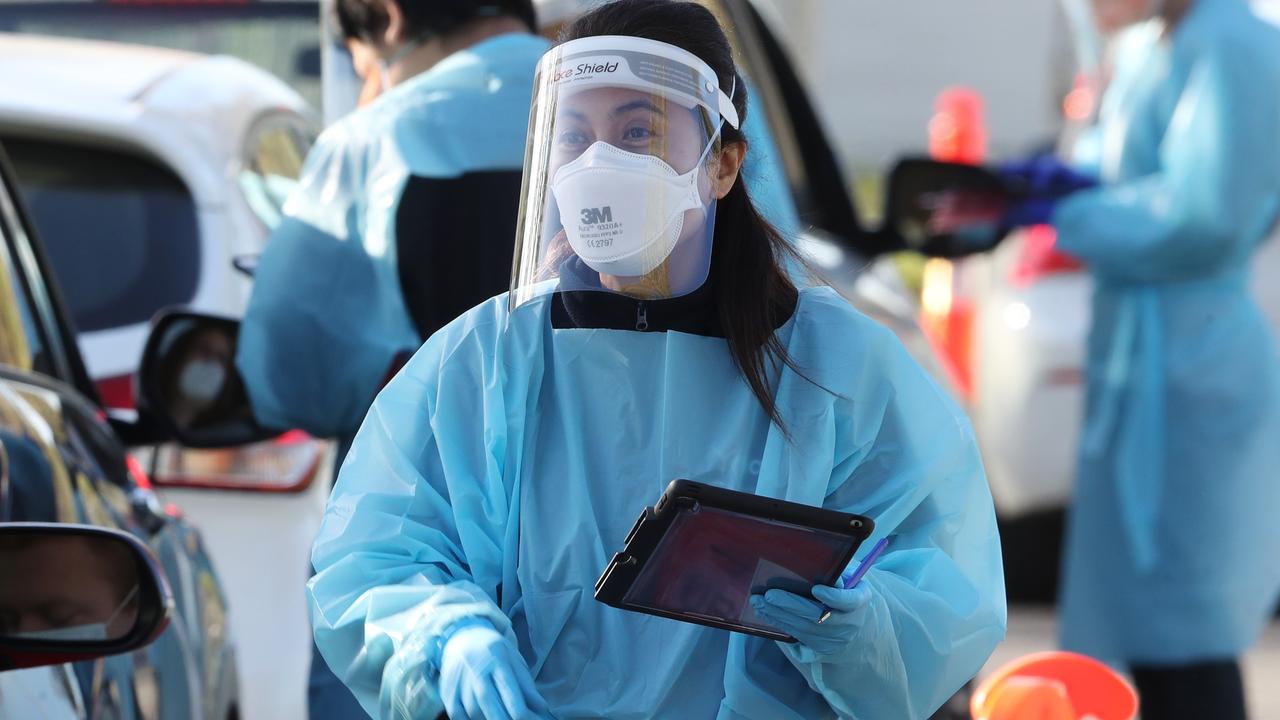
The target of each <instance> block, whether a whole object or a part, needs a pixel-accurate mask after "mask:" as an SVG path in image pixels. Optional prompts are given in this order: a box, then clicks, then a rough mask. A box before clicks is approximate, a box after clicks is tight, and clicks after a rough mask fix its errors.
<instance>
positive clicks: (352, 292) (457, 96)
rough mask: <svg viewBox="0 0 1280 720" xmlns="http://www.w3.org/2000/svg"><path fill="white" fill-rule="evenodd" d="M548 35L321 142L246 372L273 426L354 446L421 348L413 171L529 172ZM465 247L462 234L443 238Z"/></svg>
mask: <svg viewBox="0 0 1280 720" xmlns="http://www.w3.org/2000/svg"><path fill="white" fill-rule="evenodd" d="M548 47H549V45H548V43H547V42H546V41H545V40H543V39H542V38H539V37H536V36H533V35H529V34H521V33H513V34H508V35H501V36H498V37H495V38H491V39H489V40H486V41H483V42H481V43H478V44H476V45H474V46H472V47H470V48H468V49H466V50H464V51H461V52H458V53H455V54H454V55H451V56H449V57H448V58H446V59H444V60H442V61H441V62H440V63H439V64H437V65H436V66H435V67H433V68H431V69H430V70H428V71H427V72H425V73H422V74H420V75H417V76H415V77H413V78H411V79H409V80H407V81H405V82H403V83H401V84H398V85H396V86H395V87H393V88H392V89H390V90H389V91H387V92H386V93H385V94H384V95H382V96H380V97H379V98H378V99H377V100H375V101H374V102H373V103H371V104H370V105H369V106H368V107H365V108H362V109H360V110H357V111H356V112H354V113H352V114H351V115H349V116H347V117H346V118H344V119H343V120H341V121H339V122H337V123H335V124H334V125H333V126H332V127H330V128H329V129H328V130H326V131H325V132H324V134H323V135H321V136H320V139H319V140H318V141H317V143H316V145H315V147H314V148H312V150H311V153H310V154H309V155H308V156H307V162H306V165H305V167H304V168H303V171H302V177H301V179H300V182H299V187H298V188H297V189H296V190H295V191H294V193H293V195H292V196H291V197H290V199H289V201H288V203H287V204H286V206H285V217H284V220H283V221H282V223H281V225H280V226H279V227H278V228H277V229H276V230H275V232H274V233H273V234H272V235H271V239H270V241H269V242H268V243H267V247H266V250H265V252H263V254H262V258H261V261H260V263H259V265H258V268H257V271H256V274H255V280H254V291H253V296H252V298H251V299H250V302H249V308H248V311H247V313H246V315H245V319H244V323H243V325H242V326H241V329H240V341H239V352H238V355H237V364H238V367H239V370H240V374H241V375H242V376H243V378H244V380H245V385H246V386H247V388H248V391H249V396H250V399H251V400H252V403H253V409H254V414H255V416H256V417H257V418H258V420H259V422H261V423H263V424H265V425H267V426H270V427H282V428H301V429H303V430H306V431H307V432H310V433H311V434H313V435H317V436H320V437H337V438H342V439H346V440H349V439H350V437H351V436H352V435H354V434H355V431H356V429H357V428H358V427H359V426H360V421H361V420H363V419H364V415H365V412H366V411H367V410H368V408H369V405H370V403H372V402H373V398H374V395H375V394H376V393H377V391H378V388H379V387H380V386H381V384H382V382H383V381H384V380H385V379H386V378H387V375H388V373H389V370H390V369H391V365H392V361H393V360H394V359H395V357H396V356H397V354H399V353H401V352H408V351H412V350H414V349H416V348H417V347H418V345H419V344H420V342H421V341H420V339H419V336H418V331H417V329H416V328H415V327H414V324H413V321H412V319H411V318H410V315H409V311H408V309H407V308H406V307H405V301H404V297H403V294H402V293H401V287H400V279H399V275H398V274H397V264H396V238H395V218H396V211H397V209H398V205H399V202H400V199H401V195H402V190H403V188H404V187H405V184H406V183H407V182H408V180H409V177H410V176H411V175H416V176H418V177H425V178H449V177H456V176H459V175H462V174H464V173H468V172H473V171H483V170H504V169H505V170H519V169H520V168H521V166H522V165H523V162H524V147H525V132H526V128H527V124H528V123H527V118H528V116H529V100H530V96H531V95H532V93H533V69H534V67H535V66H536V65H537V62H538V58H540V57H541V55H542V54H543V53H544V52H546V50H547V48H548ZM433 241H438V242H458V241H459V239H458V238H438V239H434V240H433Z"/></svg>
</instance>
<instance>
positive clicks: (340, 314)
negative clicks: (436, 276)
mask: <svg viewBox="0 0 1280 720" xmlns="http://www.w3.org/2000/svg"><path fill="white" fill-rule="evenodd" d="M339 130H342V128H341V127H335V128H334V129H333V131H331V132H326V133H325V135H323V136H322V137H321V139H320V141H318V142H317V144H316V146H315V147H314V148H313V149H312V151H311V154H310V155H309V156H308V157H307V163H306V166H305V167H304V168H303V173H302V179H301V181H300V182H299V186H298V187H297V188H296V189H295V191H294V193H293V195H291V196H290V198H289V201H288V203H286V206H285V217H284V218H283V219H282V221H281V223H280V225H279V226H277V228H276V229H275V230H274V231H273V232H272V234H271V238H270V239H269V240H268V242H267V245H266V248H265V249H264V251H263V253H262V257H261V259H260V261H259V263H258V267H257V270H256V271H255V277H254V287H253V293H252V295H251V297H250V299H249V306H248V309H247V310H246V313H245V318H244V321H243V323H242V324H241V329H240V335H239V342H238V348H237V354H236V365H237V369H238V370H239V372H240V375H241V377H242V378H243V379H244V383H245V387H246V389H247V391H248V394H249V399H250V402H251V404H252V407H253V410H254V415H255V417H256V418H257V420H258V422H259V423H261V424H263V425H265V426H267V427H277V428H300V429H302V430H305V431H307V432H309V433H311V434H312V435H315V436H318V437H347V438H349V437H350V436H351V435H352V434H353V433H354V432H355V431H356V429H357V428H358V427H359V426H360V421H361V420H362V419H363V418H364V414H365V411H366V410H367V409H368V407H369V403H370V402H371V401H372V400H373V397H374V395H375V394H376V393H377V391H378V388H379V386H380V385H381V383H382V382H383V381H384V380H385V379H386V376H387V373H388V370H389V369H390V367H391V365H392V362H393V361H394V360H395V358H396V356H397V355H398V354H399V353H401V352H404V351H405V350H407V349H412V346H409V347H406V346H405V343H404V337H405V336H404V332H403V331H402V330H401V328H400V325H401V324H403V323H404V322H405V321H404V320H403V319H402V318H400V317H399V316H398V315H397V312H398V313H399V315H403V314H404V310H403V309H402V307H401V306H402V301H400V300H399V298H398V297H391V296H389V294H390V293H399V292H400V288H399V285H398V284H397V283H394V282H391V283H388V282H387V281H386V278H385V277H384V276H385V271H382V270H381V269H380V268H379V267H378V266H377V263H378V262H379V260H378V258H376V257H375V253H372V252H370V251H369V249H367V248H366V244H365V242H364V241H363V240H364V230H365V228H364V227H363V220H362V218H363V215H364V213H363V210H362V206H363V201H362V199H361V198H362V197H363V195H364V193H365V188H364V187H363V186H364V179H363V178H364V176H365V173H364V171H363V164H364V163H365V162H366V161H367V159H366V158H365V157H364V153H363V151H362V149H361V146H360V144H359V143H354V142H352V141H351V138H350V133H346V134H342V133H338V132H334V131H339Z"/></svg>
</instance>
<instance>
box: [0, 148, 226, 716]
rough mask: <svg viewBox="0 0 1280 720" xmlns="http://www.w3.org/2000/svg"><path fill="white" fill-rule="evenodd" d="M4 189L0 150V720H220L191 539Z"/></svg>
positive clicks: (203, 563)
mask: <svg viewBox="0 0 1280 720" xmlns="http://www.w3.org/2000/svg"><path fill="white" fill-rule="evenodd" d="M14 187H15V185H14V182H13V175H12V173H11V171H10V168H9V165H8V162H7V160H6V159H5V158H4V153H3V148H0V239H2V240H3V242H2V243H0V450H2V452H0V716H2V717H5V718H10V717H13V718H27V717H53V718H63V717H67V718H77V717H85V718H121V719H129V720H132V719H137V720H151V719H154V718H164V719H167V718H197V717H198V718H213V719H217V720H222V719H223V718H235V717H237V716H238V715H237V709H236V696H237V681H236V674H235V663H234V662H233V660H234V654H233V649H232V646H231V643H230V642H229V639H228V636H227V632H226V628H227V608H226V602H225V596H224V593H223V590H222V587H221V586H220V585H219V582H218V579H217V575H216V574H215V573H214V570H213V567H212V565H211V564H210V562H209V557H208V555H207V554H206V552H205V549H204V544H203V542H202V540H201V537H200V534H199V533H198V532H197V531H196V530H195V529H194V528H193V527H192V526H191V525H189V524H188V523H186V522H185V521H184V520H183V518H182V516H181V513H180V512H179V511H178V510H177V509H176V508H172V507H169V508H164V507H161V504H160V502H159V501H158V500H157V499H156V496H155V495H154V494H153V492H152V491H151V487H150V483H149V482H148V480H147V477H146V475H145V474H144V473H143V472H142V469H141V468H140V467H139V466H138V465H137V464H136V463H134V462H133V461H131V460H130V459H129V456H128V455H127V454H126V452H125V446H126V444H125V440H124V437H123V435H124V434H125V433H128V432H131V427H130V426H129V425H128V424H125V423H119V422H115V421H112V420H109V419H108V417H107V415H106V413H105V412H104V410H103V409H102V406H101V404H100V402H99V399H98V397H97V395H96V391H95V389H94V386H93V384H92V383H91V382H90V381H89V377H88V374H87V373H86V372H85V368H84V363H83V362H82V360H81V357H80V355H79V351H78V349H77V346H76V343H75V331H74V329H73V328H72V327H71V326H70V324H69V321H68V319H67V318H68V315H67V314H66V312H65V307H64V305H63V303H62V301H61V299H60V296H59V293H58V290H57V288H56V287H54V286H53V284H52V282H51V277H52V276H51V274H50V273H49V270H48V265H47V263H46V262H45V259H44V255H43V252H42V250H41V247H40V244H39V242H38V241H37V239H36V237H35V236H34V235H33V233H32V229H31V225H30V223H29V222H28V220H27V217H26V215H25V214H24V212H23V209H22V207H21V203H20V201H19V199H18V197H17V196H16V194H15V191H14ZM46 571H47V572H46ZM95 594H97V595H100V596H101V597H100V598H99V599H101V600H102V602H100V603H98V604H97V605H96V606H95V607H97V608H98V609H97V610H94V609H92V607H89V606H92V605H93V603H92V602H91V601H92V600H93V599H94V598H95V597H96V596H97V595H95Z"/></svg>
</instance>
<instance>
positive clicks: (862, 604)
mask: <svg viewBox="0 0 1280 720" xmlns="http://www.w3.org/2000/svg"><path fill="white" fill-rule="evenodd" d="M813 596H814V597H815V598H817V599H818V601H819V602H814V601H813V600H810V599H809V598H806V597H801V596H800V595H796V594H795V593H791V592H787V591H786V590H770V591H768V592H766V593H765V594H764V595H752V596H751V607H752V608H753V609H754V610H755V611H756V614H757V615H759V616H760V617H761V618H763V619H764V620H766V621H767V622H769V624H771V625H773V626H774V627H777V628H778V629H779V630H781V631H783V632H785V633H787V634H788V635H790V636H791V637H793V638H795V639H796V640H799V641H800V643H801V644H803V645H805V646H806V647H808V648H809V649H810V650H812V651H813V652H814V653H815V654H817V655H818V656H819V657H820V658H821V659H824V660H829V659H834V658H837V657H839V656H840V655H842V654H844V653H845V652H846V651H848V650H849V649H851V648H853V647H854V639H855V638H856V637H857V635H858V631H859V630H860V629H861V628H862V626H863V624H864V622H865V619H866V614H867V610H868V608H869V607H870V605H871V589H870V588H868V587H867V586H865V585H858V586H857V587H853V588H850V589H848V590H845V589H842V588H834V587H828V586H826V585H814V586H813ZM819 603H822V604H825V605H826V606H827V607H828V608H831V617H829V618H827V620H826V622H823V623H819V622H818V618H820V617H822V613H823V610H824V608H823V607H822V604H819Z"/></svg>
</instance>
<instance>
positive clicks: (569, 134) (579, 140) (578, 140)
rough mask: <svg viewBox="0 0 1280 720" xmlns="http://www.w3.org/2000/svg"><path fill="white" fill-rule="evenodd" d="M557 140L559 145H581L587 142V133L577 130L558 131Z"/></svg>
mask: <svg viewBox="0 0 1280 720" xmlns="http://www.w3.org/2000/svg"><path fill="white" fill-rule="evenodd" d="M559 142H560V144H561V145H569V146H576V145H583V144H585V143H586V142H587V135H586V133H583V132H579V131H577V130H566V131H565V132H562V133H560V141H559Z"/></svg>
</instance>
